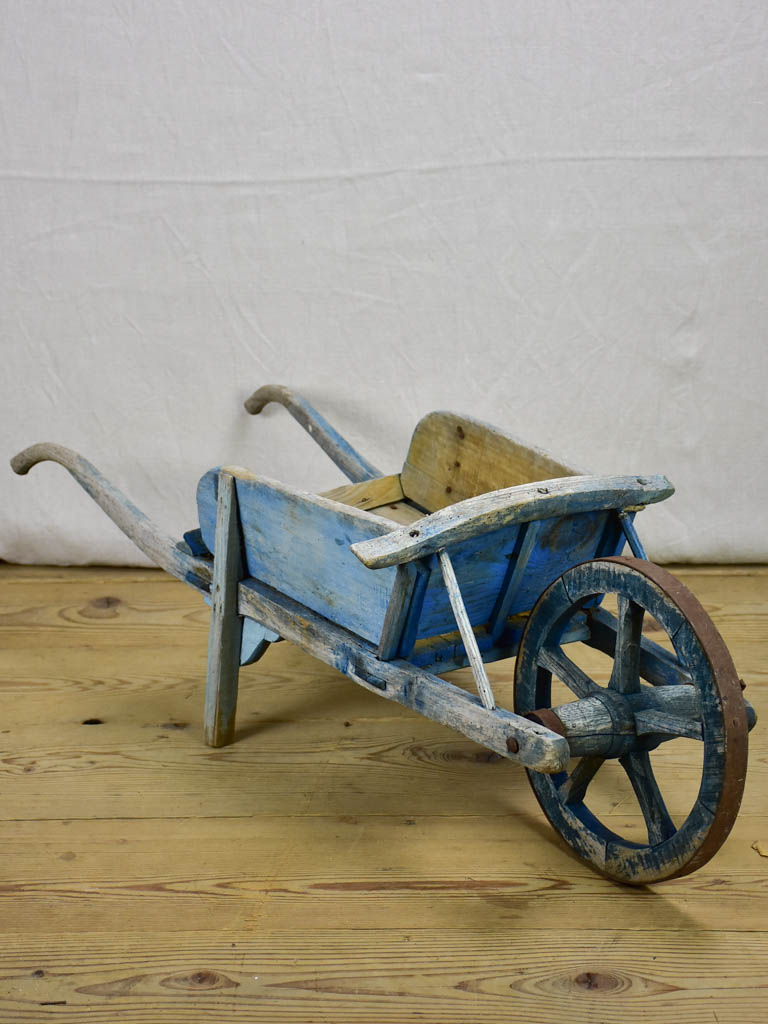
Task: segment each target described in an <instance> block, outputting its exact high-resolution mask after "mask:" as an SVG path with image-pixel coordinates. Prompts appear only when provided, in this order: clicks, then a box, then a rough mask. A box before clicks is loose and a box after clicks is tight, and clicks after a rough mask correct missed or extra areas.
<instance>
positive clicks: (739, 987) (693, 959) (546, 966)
mask: <svg viewBox="0 0 768 1024" xmlns="http://www.w3.org/2000/svg"><path fill="white" fill-rule="evenodd" d="M569 923H570V922H569ZM560 936H561V941H560V942H559V943H557V944H555V945H554V946H553V947H550V946H548V945H547V944H546V943H545V944H542V943H541V941H540V936H539V934H538V933H535V932H531V931H530V930H529V929H528V928H527V927H526V926H525V922H524V921H523V922H518V923H517V926H516V927H514V926H512V927H500V926H496V927H495V928H494V929H493V930H492V931H489V930H487V929H482V928H481V927H477V928H475V930H473V931H468V932H462V933H458V934H455V933H452V932H451V931H450V929H449V930H447V931H446V930H445V929H439V928H436V929H433V930H431V931H426V930H425V931H423V932H415V933H414V932H413V931H412V930H410V929H405V928H400V929H397V930H381V929H377V928H370V929H369V930H367V931H363V932H358V933H355V934H349V935H345V934H336V935H334V934H333V933H328V932H323V931H319V932H318V931H317V930H315V929H314V928H313V927H311V926H310V927H307V928H301V929H298V928H297V929H296V930H295V932H294V933H293V934H286V933H284V932H274V931H270V930H267V929H263V928H262V929H259V930H258V931H256V930H253V929H248V930H246V931H243V930H238V931H236V932H227V933H225V934H222V935H216V936H214V935H210V934H206V933H204V932H200V933H196V934H192V935H189V936H188V937H186V938H185V939H184V940H183V941H181V942H180V941H179V939H178V937H177V936H176V935H174V934H173V933H164V932H162V931H160V932H159V933H156V934H153V935H151V936H149V937H147V938H143V937H139V936H134V935H127V936H125V935H119V934H116V933H115V932H111V933H107V934H105V935H103V936H102V935H99V936H98V937H94V938H91V939H87V940H85V941H82V943H81V945H80V951H79V952H78V950H77V949H76V948H75V947H74V945H73V944H72V943H65V944H64V945H62V946H57V947H54V948H51V947H49V946H47V945H46V942H45V940H44V939H42V940H34V939H30V938H28V937H26V936H20V937H19V938H18V939H17V937H16V936H12V937H11V938H12V941H13V944H12V945H11V946H9V949H8V950H7V952H5V954H4V955H3V956H2V959H0V971H2V972H3V974H4V975H5V977H6V979H7V981H6V982H5V998H4V1001H3V1004H2V1009H1V1010H0V1014H2V1016H0V1020H3V1021H7V1022H11V1021H13V1022H14V1024H17V1022H20V1021H22V1022H23V1021H39V1020H45V1019H49V1015H50V1017H59V1016H61V1019H69V1020H78V1021H83V1022H84V1024H88V1022H97V1021H98V1022H102V1024H106V1022H107V1021H110V1022H111V1021H113V1020H115V1019H119V1020H121V1021H126V1022H128V1024H145V1022H146V1024H149V1022H158V1021H171V1020H172V1021H174V1022H177V1024H198V1022H199V1021H200V1020H201V1019H205V1020H206V1021H212V1022H216V1024H224V1022H228V1021H231V1020H232V1019H233V1018H234V1019H237V1020H242V1021H245V1022H247V1024H280V1022H288V1021H290V1022H293V1024H297V1022H305V1021H312V1022H318V1024H338V1022H346V1021H350V1022H351V1021H355V1022H358V1024H366V1022H369V1024H417V1022H418V1024H467V1022H469V1021H471V1022H475V1021H477V1022H480V1021H486V1020H497V1021H504V1022H507V1021H509V1022H513V1021H519V1020H526V1021H528V1020H530V1021H536V1022H537V1024H562V1022H563V1021H564V1020H567V1021H568V1022H569V1024H595V1022H600V1021H613V1020H616V1019H621V1020H622V1021H626V1022H627V1024H648V1022H649V1021H653V1022H659V1024H661V1022H666V1021H670V1020H674V1021H679V1022H680V1024H701V1022H702V1021H717V1022H719V1024H761V1022H762V1019H763V1016H762V1014H763V1009H764V1004H763V995H764V990H763V989H762V986H761V981H760V975H759V973H758V971H759V969H760V967H761V965H762V963H763V962H764V958H765V957H766V941H765V938H764V936H762V935H761V936H759V937H756V938H753V939H750V937H748V936H745V935H737V934H734V933H732V932H729V931H727V930H726V931H723V932H722V933H721V934H719V935H713V934H712V933H709V932H705V933H699V932H696V931H693V932H692V933H691V934H690V936H689V938H688V939H687V941H686V942H685V943H684V944H681V941H680V934H679V932H677V931H675V930H673V929H671V928H669V927H668V926H667V927H659V926H656V927H655V928H652V929H651V930H649V931H646V932H640V931H637V932H622V931H621V930H619V929H616V928H615V927H610V928H606V929H605V932H604V938H603V940H602V941H601V942H599V943H598V944H597V945H594V946H593V945H586V946H585V945H584V944H583V942H582V935H581V934H580V933H579V932H575V931H573V930H572V929H571V928H570V927H568V928H562V929H561V930H560ZM438 950H439V955H436V951H438ZM43 1002H46V1003H48V1005H47V1006H42V1007H41V1005H40V1004H41V1003H43ZM55 1003H58V1004H59V1005H58V1006H56V1005H51V1004H55ZM43 1014H44V1015H45V1016H42V1015H43ZM617 1014H619V1015H620V1016H619V1017H617V1016H616V1015H617Z"/></svg>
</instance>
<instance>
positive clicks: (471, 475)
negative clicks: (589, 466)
mask: <svg viewBox="0 0 768 1024" xmlns="http://www.w3.org/2000/svg"><path fill="white" fill-rule="evenodd" d="M577 472H579V471H577V470H575V469H573V468H571V467H569V466H566V465H565V464H564V463H562V462H558V461H557V460H556V459H553V458H552V457H551V456H549V455H548V454H547V453H546V452H542V451H540V450H539V449H537V448H534V447H532V446H528V445H526V444H524V443H523V442H522V441H517V440H516V439H515V438H513V437H510V436H509V435H508V434H505V433H504V432H503V431H501V430H498V429H497V428H496V427H492V426H490V425H489V424H487V423H481V422H480V421H479V420H475V419H472V418H471V417H469V416H460V415H457V414H455V413H450V412H432V413H429V414H428V415H427V416H425V417H424V418H423V419H422V420H421V421H420V422H419V423H418V425H417V426H416V429H415V430H414V432H413V437H412V438H411V444H410V447H409V449H408V454H407V455H406V458H405V464H404V465H403V470H402V473H401V479H402V484H403V490H404V492H405V494H406V496H407V497H409V498H412V499H413V500H414V501H415V502H416V503H417V504H418V505H421V506H422V507H423V508H426V509H429V511H430V512H434V511H436V510H437V509H439V508H445V506H446V505H452V504H453V503H454V502H456V501H462V500H463V499H464V498H473V497H475V496H476V495H478V494H485V493H486V492H487V491H496V490H499V489H500V488H502V487H514V486H516V485H517V484H523V483H531V482H533V481H535V480H550V479H553V478H556V477H563V476H572V475H574V474H575V473H577Z"/></svg>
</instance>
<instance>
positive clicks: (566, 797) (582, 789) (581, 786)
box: [557, 757, 603, 804]
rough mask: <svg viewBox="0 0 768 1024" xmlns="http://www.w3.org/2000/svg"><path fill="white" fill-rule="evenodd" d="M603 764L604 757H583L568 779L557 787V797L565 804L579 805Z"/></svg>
mask: <svg viewBox="0 0 768 1024" xmlns="http://www.w3.org/2000/svg"><path fill="white" fill-rule="evenodd" d="M602 764H603V758H602V757H582V759H581V760H580V761H579V763H578V764H577V765H576V767H575V768H574V769H573V771H572V772H571V774H570V775H569V776H568V778H567V779H566V780H565V782H563V783H562V784H561V785H560V786H558V787H557V795H558V796H559V797H560V799H561V800H562V802H563V803H564V804H578V803H581V801H582V800H583V799H584V796H585V794H586V792H587V786H588V785H589V784H590V782H591V781H592V779H593V778H594V777H595V775H596V774H597V772H598V769H599V768H600V766H601V765H602Z"/></svg>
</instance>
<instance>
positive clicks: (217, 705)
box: [204, 473, 243, 747]
mask: <svg viewBox="0 0 768 1024" xmlns="http://www.w3.org/2000/svg"><path fill="white" fill-rule="evenodd" d="M242 578H243V556H242V548H241V539H240V519H239V515H238V509H237V492H236V491H235V481H234V478H233V477H232V476H230V475H229V474H228V473H220V474H219V491H218V499H217V504H216V540H215V544H214V552H213V582H212V584H211V627H210V632H209V635H208V672H207V677H206V684H205V715H204V729H205V742H206V743H207V744H208V745H209V746H211V747H224V746H226V745H227V744H228V743H231V742H232V740H233V739H234V736H235V713H236V711H237V680H238V673H239V670H240V653H241V647H242V634H243V620H242V618H241V617H240V616H239V615H238V613H237V588H238V584H239V582H240V580H241V579H242Z"/></svg>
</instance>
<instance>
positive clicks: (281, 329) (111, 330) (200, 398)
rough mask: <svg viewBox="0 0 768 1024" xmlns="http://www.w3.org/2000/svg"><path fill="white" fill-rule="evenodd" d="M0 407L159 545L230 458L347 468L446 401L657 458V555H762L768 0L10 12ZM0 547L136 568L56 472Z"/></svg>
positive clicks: (138, 6)
mask: <svg viewBox="0 0 768 1024" xmlns="http://www.w3.org/2000/svg"><path fill="white" fill-rule="evenodd" d="M1 13H2V32H1V33H0V96H1V97H2V118H1V119H0V139H2V148H1V149H0V213H1V214H2V237H3V246H2V256H1V257H0V259H1V260H2V279H1V280H0V318H1V325H2V347H3V351H2V355H3V365H4V367H5V373H4V377H3V383H2V402H1V405H0V417H1V422H2V438H3V449H4V451H5V455H7V456H10V455H11V454H13V453H14V452H15V451H17V450H18V449H19V448H21V447H24V446H26V445H27V444H30V443H32V442H35V441H40V440H55V441H58V442H60V443H62V444H66V445H69V446H70V447H74V448H76V449H78V450H80V451H81V453H82V454H84V455H86V456H87V457H88V458H90V459H91V460H92V461H93V462H95V463H96V464H97V465H98V466H99V468H101V469H102V471H103V472H104V473H105V474H106V475H107V476H109V477H110V478H112V479H113V480H114V481H115V482H116V483H118V484H119V485H120V486H121V487H122V488H123V489H124V490H126V491H127V493H128V494H129V495H130V496H131V497H132V498H133V500H134V501H135V502H136V503H137V504H138V505H139V506H141V507H143V508H144V509H145V511H147V512H148V513H150V514H152V515H153V516H155V517H156V518H157V519H158V520H159V521H160V522H161V524H163V525H164V526H165V527H167V528H168V529H169V530H171V531H174V532H177V533H178V532H180V531H181V530H183V529H187V528H190V527H191V526H193V525H194V524H195V511H194V493H195V485H196V482H197V479H198V477H199V476H200V475H201V473H202V472H203V471H204V470H206V469H207V468H209V467H210V466H213V465H216V464H219V463H222V462H230V463H238V464H242V465H247V466H249V467H251V468H252V469H254V470H256V471H258V472H261V473H265V474H267V475H270V476H274V477H278V478H280V479H283V480H286V481H288V482H291V483H294V484H298V485H301V486H305V487H307V488H310V489H312V488H315V487H323V486H324V487H330V486H334V485H336V484H337V483H341V482H342V478H341V477H340V475H339V474H338V471H337V470H336V469H335V468H334V467H333V466H332V465H331V464H330V463H329V462H328V461H327V459H326V458H325V456H324V455H323V454H322V452H320V451H319V449H315V448H314V446H313V444H312V442H311V441H310V440H309V439H308V438H307V437H306V436H305V435H303V434H302V433H301V432H300V430H299V428H298V426H297V425H296V424H294V423H293V421H292V420H290V418H289V417H288V415H287V414H286V413H285V412H284V411H282V410H278V409H277V408H276V407H271V409H270V410H268V411H267V413H266V414H264V415H262V416H261V417H259V418H258V419H251V418H250V417H248V416H247V414H246V413H245V412H244V411H243V410H242V400H243V398H245V397H246V395H247V394H248V393H249V392H250V391H251V389H253V388H255V387H257V386H259V385H260V384H263V383H283V384H287V385H289V386H291V387H293V388H295V389H297V390H299V391H301V392H303V393H305V394H306V396H307V397H308V398H309V399H310V401H312V402H313V403H314V404H315V405H316V406H317V407H318V408H319V409H320V411H321V412H323V413H324V414H325V415H326V416H327V417H328V418H329V419H330V420H331V422H333V423H334V424H335V425H336V426H337V427H338V428H339V429H340V430H341V431H342V432H343V433H345V434H347V435H348V436H349V438H350V440H351V441H352V443H353V444H356V445H357V446H358V447H359V448H360V449H361V450H362V452H363V453H364V454H366V455H367V456H368V457H369V458H370V459H371V460H372V461H373V462H375V463H376V464H378V465H380V466H382V468H383V469H385V470H388V471H394V470H396V469H398V468H399V466H400V464H401V462H402V457H403V454H404V452H405V449H406V446H407V442H408V438H409V436H410V432H411V430H412V428H413V426H414V425H415V423H416V421H417V420H418V418H419V417H420V416H421V415H422V414H423V413H425V412H427V411H428V410H430V409H433V408H448V409H454V410H457V411H463V412H467V413H470V414H473V415H476V416H479V417H480V418H483V419H486V420H488V421H490V422H492V423H494V424H496V425H498V426H500V427H502V428H505V429H507V430H510V431H512V432H513V433H516V434H518V435H520V436H521V437H523V438H527V439H529V440H531V441H532V442H534V443H535V444H538V445H540V446H542V447H545V448H548V449H550V450H551V451H552V452H553V453H554V454H555V455H558V456H560V457H562V458H564V459H566V460H570V461H572V462H574V463H576V464H577V465H584V466H587V467H588V468H590V469H592V470H593V471H595V472H633V473H648V472H654V471H658V472H664V473H666V474H667V475H668V476H669V477H670V478H671V479H672V480H673V482H674V483H675V484H676V486H677V488H678V493H677V494H676V495H675V497H674V498H672V499H671V500H670V501H668V502H667V503H665V504H664V505H661V506H657V507H656V508H654V509H652V510H650V511H648V512H646V513H644V515H643V516H642V517H641V519H640V520H639V521H638V526H639V527H640V529H641V533H642V535H643V536H644V537H645V539H646V541H647V545H648V547H649V549H650V553H651V555H652V556H653V557H655V558H656V559H659V560H672V559H692V560H709V559H711V560H724V561H728V560H757V559H763V560H765V559H766V558H768V537H767V536H766V530H765V526H764V523H765V508H766V507H767V506H768V484H767V483H766V472H765V470H766V445H765V433H766V431H765V384H766V359H767V357H766V346H765V328H764V325H765V302H766V300H765V296H766V276H767V271H768V253H767V251H766V250H767V246H766V241H767V237H768V236H767V230H766V229H767V227H768V196H767V195H766V159H767V158H768V116H766V99H768V62H766V59H765V53H766V46H767V44H768V39H767V38H766V37H767V36H768V18H767V15H768V9H767V8H766V6H765V4H764V3H763V2H761V0H745V2H733V3H728V4H724V3H722V2H721V0H685V2H678V3H669V0H643V2H626V0H621V2H608V0H585V2H582V3H579V4H572V3H570V2H568V0H539V2H536V3H534V2H532V0H531V2H528V3H523V2H510V0H450V2H442V3H437V2H435V3H427V2H415V0H398V2H395V0H380V2H365V0H362V2H359V3H332V2H314V0H295V2H289V0H279V2H273V0H269V2H267V0H257V2H247V0H241V2H237V0H216V2H214V3H212V2H211V0H179V2H176V3H172V4H171V3H157V2H150V0H134V2H131V0H113V2H112V3H106V2H104V0H67V2H66V3H62V4H58V3H56V4H54V3H50V2H45V0H16V2H13V0H4V3H3V4H2V12H1ZM0 557H2V558H5V559H8V560H13V561H24V562H26V561H30V562H31V561H39V562H49V563H59V562H83V561H92V562H105V563H112V562H116V563H120V562H125V563H134V564H136V563H138V564H140V563H141V562H142V556H141V555H139V554H138V552H137V551H136V550H135V549H134V548H133V547H132V545H131V544H130V543H129V542H128V541H127V540H125V538H123V537H122V536H121V535H120V534H119V533H118V531H117V530H116V529H115V527H113V526H112V525H111V523H109V521H108V520H107V519H106V518H105V517H104V516H103V514H102V513H101V512H100V511H99V510H98V509H97V508H96V506H95V505H93V504H92V503H91V501H90V499H88V498H87V497H86V496H85V494H84V493H83V492H81V491H80V489H79V488H78V487H77V486H76V484H75V483H74V482H73V481H72V480H71V479H70V478H69V477H68V475H67V474H66V473H65V472H64V470H62V469H61V468H59V467H57V466H52V465H45V466H41V467H39V468H37V469H36V470H33V472H32V474H31V475H30V476H29V477H28V478H16V477H13V476H12V474H11V472H10V470H7V471H5V472H4V473H3V474H2V501H1V502H0Z"/></svg>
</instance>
